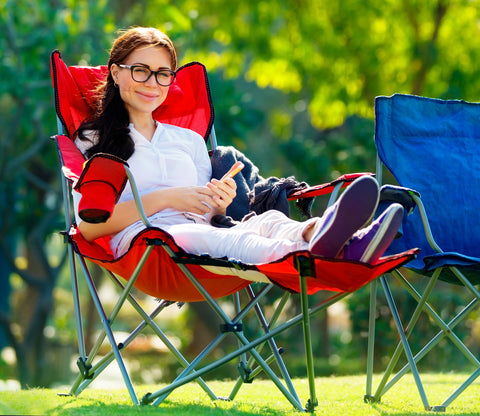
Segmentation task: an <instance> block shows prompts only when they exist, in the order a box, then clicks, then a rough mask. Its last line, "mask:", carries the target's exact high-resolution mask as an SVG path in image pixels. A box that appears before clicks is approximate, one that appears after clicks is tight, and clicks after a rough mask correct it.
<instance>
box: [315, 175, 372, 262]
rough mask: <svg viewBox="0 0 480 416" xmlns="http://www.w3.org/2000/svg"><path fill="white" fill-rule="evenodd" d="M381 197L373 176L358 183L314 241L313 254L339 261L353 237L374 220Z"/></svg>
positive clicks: (359, 180) (360, 179)
mask: <svg viewBox="0 0 480 416" xmlns="http://www.w3.org/2000/svg"><path fill="white" fill-rule="evenodd" d="M379 195H380V193H379V188H378V183H377V181H376V180H375V179H374V178H372V177H371V176H362V177H360V178H359V179H357V180H355V181H354V182H353V183H352V184H351V185H350V186H349V187H348V188H347V189H346V190H345V192H343V194H342V195H341V196H340V198H339V199H338V201H337V209H336V211H335V213H334V215H333V218H332V219H331V220H330V221H329V224H328V226H327V227H326V229H325V230H324V231H323V233H320V234H319V235H318V236H315V237H314V238H313V241H312V243H311V245H310V252H311V253H312V254H314V255H317V256H323V257H329V258H334V257H337V255H338V254H339V253H340V251H341V250H342V248H343V246H344V245H345V244H346V242H347V241H348V240H349V239H350V238H351V237H352V235H353V234H354V233H355V232H356V231H357V230H359V229H360V228H363V227H364V226H365V224H366V223H367V222H369V221H370V220H371V219H372V217H373V215H374V213H375V210H376V209H377V205H378V199H379Z"/></svg>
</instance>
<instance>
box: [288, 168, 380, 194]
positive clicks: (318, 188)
mask: <svg viewBox="0 0 480 416" xmlns="http://www.w3.org/2000/svg"><path fill="white" fill-rule="evenodd" d="M360 176H375V175H374V174H373V173H370V172H361V173H346V174H345V175H342V176H339V177H338V178H337V179H335V180H334V181H332V182H329V183H323V184H321V185H315V186H310V187H308V188H305V189H302V190H300V191H296V192H293V193H291V194H289V195H288V198H287V199H288V200H289V201H293V200H295V199H300V198H308V197H314V196H320V195H327V194H330V193H332V191H333V188H335V186H337V185H338V184H339V183H341V182H342V189H343V188H345V187H347V186H349V185H350V184H351V183H352V182H353V181H354V180H355V179H357V178H359V177H360Z"/></svg>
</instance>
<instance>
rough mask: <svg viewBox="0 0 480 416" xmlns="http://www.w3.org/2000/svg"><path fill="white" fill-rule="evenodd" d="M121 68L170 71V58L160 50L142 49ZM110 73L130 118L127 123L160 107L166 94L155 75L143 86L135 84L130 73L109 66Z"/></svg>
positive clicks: (155, 47)
mask: <svg viewBox="0 0 480 416" xmlns="http://www.w3.org/2000/svg"><path fill="white" fill-rule="evenodd" d="M122 64H124V65H129V66H131V65H136V66H137V65H138V66H143V67H146V68H148V69H150V70H152V71H158V70H160V69H172V70H174V68H170V54H169V53H168V51H167V50H166V49H165V48H163V47H159V46H149V47H141V48H138V49H136V50H134V51H133V52H132V53H131V54H130V55H129V56H128V57H127V59H126V60H125V62H123V63H122ZM111 72H112V76H113V79H114V81H115V82H116V83H117V84H118V88H119V90H120V97H121V98H122V100H123V102H124V104H125V108H126V109H127V111H128V114H129V116H130V122H133V123H134V120H135V119H138V118H143V117H145V116H150V117H151V114H152V111H154V110H155V109H156V108H157V107H158V106H159V105H160V104H162V103H163V101H164V100H165V98H166V97H167V94H168V88H169V87H164V86H161V85H159V84H158V83H157V81H156V79H155V75H153V74H152V76H151V77H150V78H149V79H148V81H146V82H136V81H134V80H133V79H132V76H131V71H130V69H127V68H121V67H120V66H118V65H112V67H111Z"/></svg>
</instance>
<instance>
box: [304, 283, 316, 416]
mask: <svg viewBox="0 0 480 416" xmlns="http://www.w3.org/2000/svg"><path fill="white" fill-rule="evenodd" d="M300 303H301V309H302V316H303V336H304V343H305V355H306V359H307V377H308V387H309V391H310V399H309V401H308V402H307V404H306V406H305V410H306V411H307V412H310V413H313V412H314V411H315V407H316V406H318V400H317V396H316V392H315V370H314V366H313V350H312V331H311V328H310V313H309V308H308V294H307V281H306V277H303V276H300Z"/></svg>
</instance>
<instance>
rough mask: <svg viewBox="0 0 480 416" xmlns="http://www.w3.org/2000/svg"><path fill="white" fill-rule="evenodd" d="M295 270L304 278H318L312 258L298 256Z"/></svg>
mask: <svg viewBox="0 0 480 416" xmlns="http://www.w3.org/2000/svg"><path fill="white" fill-rule="evenodd" d="M295 268H296V269H297V270H298V273H299V274H300V276H302V277H316V273H315V262H314V261H313V259H312V258H310V257H307V256H303V255H300V256H296V257H295Z"/></svg>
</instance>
